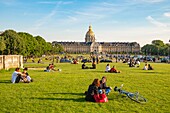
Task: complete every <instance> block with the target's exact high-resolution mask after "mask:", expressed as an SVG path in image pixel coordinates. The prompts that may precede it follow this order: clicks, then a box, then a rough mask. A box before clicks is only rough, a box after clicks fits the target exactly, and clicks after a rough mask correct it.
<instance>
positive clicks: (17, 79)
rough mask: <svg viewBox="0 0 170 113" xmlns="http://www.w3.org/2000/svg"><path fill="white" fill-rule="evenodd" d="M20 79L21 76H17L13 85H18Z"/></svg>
mask: <svg viewBox="0 0 170 113" xmlns="http://www.w3.org/2000/svg"><path fill="white" fill-rule="evenodd" d="M20 79H21V75H18V76H17V78H16V80H15V83H19V81H20Z"/></svg>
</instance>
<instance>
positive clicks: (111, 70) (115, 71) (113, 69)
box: [110, 66, 120, 73]
mask: <svg viewBox="0 0 170 113" xmlns="http://www.w3.org/2000/svg"><path fill="white" fill-rule="evenodd" d="M110 73H120V71H118V70H117V69H116V68H115V66H113V67H112V68H111V69H110Z"/></svg>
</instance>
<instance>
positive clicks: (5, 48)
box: [0, 30, 63, 57]
mask: <svg viewBox="0 0 170 113" xmlns="http://www.w3.org/2000/svg"><path fill="white" fill-rule="evenodd" d="M62 51H63V47H62V46H61V45H52V43H50V42H46V41H45V40H44V39H43V38H42V37H41V36H33V35H31V34H29V33H25V32H16V31H14V30H6V31H4V32H3V33H2V34H0V54H1V55H2V54H3V55H23V56H37V57H38V56H41V55H43V54H45V55H47V54H48V55H49V54H56V53H59V52H62Z"/></svg>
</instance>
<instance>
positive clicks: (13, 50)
mask: <svg viewBox="0 0 170 113" xmlns="http://www.w3.org/2000/svg"><path fill="white" fill-rule="evenodd" d="M2 36H3V37H4V40H5V45H6V49H5V54H21V51H22V50H23V44H24V42H23V40H22V38H21V37H20V36H19V35H18V34H17V33H16V32H15V31H14V30H6V31H5V32H4V33H3V34H2Z"/></svg>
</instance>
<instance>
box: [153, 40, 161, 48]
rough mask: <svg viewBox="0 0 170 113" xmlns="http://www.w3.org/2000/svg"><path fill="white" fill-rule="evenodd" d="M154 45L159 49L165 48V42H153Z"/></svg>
mask: <svg viewBox="0 0 170 113" xmlns="http://www.w3.org/2000/svg"><path fill="white" fill-rule="evenodd" d="M152 44H153V45H155V46H157V47H163V46H164V42H163V41H161V40H153V41H152Z"/></svg>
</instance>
